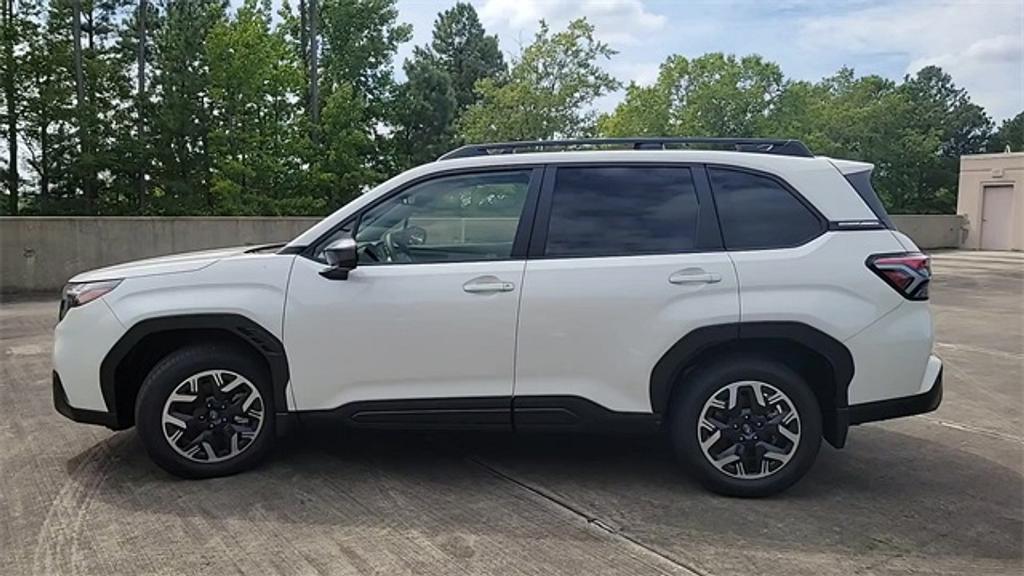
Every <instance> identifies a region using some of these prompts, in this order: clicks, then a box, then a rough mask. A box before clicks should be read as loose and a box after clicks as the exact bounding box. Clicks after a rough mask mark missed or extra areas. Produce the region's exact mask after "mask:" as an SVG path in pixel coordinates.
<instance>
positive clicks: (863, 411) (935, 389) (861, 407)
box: [848, 365, 942, 424]
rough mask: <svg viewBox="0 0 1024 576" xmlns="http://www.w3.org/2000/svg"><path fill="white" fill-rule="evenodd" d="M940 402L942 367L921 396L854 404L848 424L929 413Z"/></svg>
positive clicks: (850, 408) (850, 409)
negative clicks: (928, 388)
mask: <svg viewBox="0 0 1024 576" xmlns="http://www.w3.org/2000/svg"><path fill="white" fill-rule="evenodd" d="M941 402H942V366H941V365H940V366H939V372H938V374H936V375H935V381H934V382H933V383H932V387H931V389H930V390H928V391H927V392H924V393H923V394H917V395H914V396H905V397H903V398H892V399H890V400H880V401H878V402H868V403H867V404H854V405H853V406H850V407H849V409H848V410H849V413H850V424H863V423H864V422H875V421H878V420H889V419H892V418H901V417H903V416H913V415H915V414H924V413H925V412H931V411H932V410H935V409H936V408H938V407H939V404H940V403H941Z"/></svg>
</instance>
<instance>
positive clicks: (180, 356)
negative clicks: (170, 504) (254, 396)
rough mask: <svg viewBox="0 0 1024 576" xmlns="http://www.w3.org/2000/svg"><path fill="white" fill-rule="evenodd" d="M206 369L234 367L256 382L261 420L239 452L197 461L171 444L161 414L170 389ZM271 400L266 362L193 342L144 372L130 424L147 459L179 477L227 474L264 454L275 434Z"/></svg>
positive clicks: (227, 347)
mask: <svg viewBox="0 0 1024 576" xmlns="http://www.w3.org/2000/svg"><path fill="white" fill-rule="evenodd" d="M209 370H228V371H231V372H234V373H236V374H238V375H241V376H242V377H244V378H245V379H246V380H248V381H249V382H250V383H252V385H253V386H255V388H256V389H257V390H258V391H259V395H260V397H261V398H260V399H261V401H262V412H263V417H262V425H261V427H260V428H259V430H258V432H257V433H256V435H255V437H254V438H252V440H251V441H250V442H249V443H248V444H247V445H246V446H245V447H244V448H243V449H242V451H241V452H239V453H238V454H236V455H234V456H231V457H229V458H228V459H226V460H222V461H217V462H197V461H195V460H193V459H190V458H186V457H185V456H184V455H182V454H180V453H179V452H178V451H176V450H175V449H174V448H172V446H171V444H170V440H168V438H166V437H165V435H164V424H163V423H162V418H163V414H164V405H165V403H166V402H167V401H168V398H169V397H170V395H171V393H172V392H173V391H175V389H177V388H178V387H179V386H181V385H182V383H183V382H185V381H186V380H187V379H189V378H190V377H192V376H193V375H196V374H199V373H202V372H205V371H209ZM273 403H274V398H273V394H272V389H271V386H270V375H269V373H268V371H267V367H266V365H265V364H264V363H263V362H261V361H260V359H258V358H256V357H254V355H253V354H252V353H250V352H249V351H247V350H245V349H243V348H240V347H236V346H231V345H228V344H219V343H217V344H206V345H194V346H188V347H185V348H180V349H178V350H175V351H174V352H171V353H170V354H168V355H167V356H166V357H165V358H163V359H162V360H160V361H159V362H158V363H157V364H156V366H154V367H153V369H152V370H151V371H150V372H149V375H147V376H146V379H145V380H144V381H143V383H142V387H141V389H140V390H139V396H138V400H137V401H136V403H135V426H136V428H137V429H138V434H139V436H140V437H141V439H142V443H143V445H144V446H145V448H146V452H147V453H148V454H149V456H150V458H152V460H153V461H154V462H155V463H156V464H157V465H159V466H160V467H161V468H163V469H164V470H166V471H168V472H170V473H171V474H174V475H175V476H180V477H182V478H212V477H217V476H228V475H231V474H237V473H238V472H242V471H244V470H248V469H250V468H252V467H253V466H255V465H257V464H258V463H259V462H260V461H262V460H263V459H264V457H266V455H267V453H268V451H269V450H270V448H271V445H272V443H273V440H274V437H275V430H274V413H275V412H274V404H273ZM207 416H208V414H207Z"/></svg>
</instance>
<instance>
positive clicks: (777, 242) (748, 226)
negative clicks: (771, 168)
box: [708, 167, 825, 250]
mask: <svg viewBox="0 0 1024 576" xmlns="http://www.w3.org/2000/svg"><path fill="white" fill-rule="evenodd" d="M708 174H709V175H710V178H711V189H712V192H713V195H714V198H715V206H716V207H717V209H718V220H719V223H720V224H721V227H722V240H723V241H724V242H725V247H726V249H727V250H764V249H770V248H787V247H791V246H799V245H800V244H804V243H806V242H808V241H810V240H811V239H813V238H815V237H817V236H818V235H820V234H821V233H822V232H823V231H824V230H825V224H824V222H823V221H822V219H821V218H820V217H819V216H818V215H817V214H816V213H815V212H814V211H813V210H811V209H810V208H809V207H808V206H807V205H806V204H804V202H803V201H802V200H800V199H799V198H797V196H796V195H795V194H794V193H792V192H790V191H789V190H788V189H787V188H786V187H785V186H784V185H783V184H782V183H780V182H779V181H778V180H776V179H774V178H772V177H770V176H767V175H762V174H755V173H752V172H746V171H742V170H736V169H729V168H711V167H709V169H708Z"/></svg>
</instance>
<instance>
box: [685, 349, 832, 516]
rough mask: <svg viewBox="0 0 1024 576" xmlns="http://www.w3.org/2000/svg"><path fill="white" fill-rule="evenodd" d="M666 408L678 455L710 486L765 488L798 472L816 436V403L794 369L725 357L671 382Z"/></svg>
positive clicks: (813, 451)
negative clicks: (671, 393)
mask: <svg viewBox="0 0 1024 576" xmlns="http://www.w3.org/2000/svg"><path fill="white" fill-rule="evenodd" d="M679 386H681V388H679V389H678V390H676V394H674V397H673V403H672V407H671V412H670V419H671V421H670V425H671V434H672V440H673V444H674V445H675V448H676V451H677V453H678V455H679V457H680V459H681V460H682V461H683V462H684V464H686V465H687V467H688V468H689V469H691V470H693V471H694V472H695V473H696V475H697V476H698V478H699V479H700V480H701V482H702V483H703V484H704V485H705V486H707V487H708V488H710V489H711V490H713V491H715V492H718V493H721V494H727V495H731V496H748V497H756V496H767V495H770V494H774V493H777V492H780V491H782V490H784V489H786V488H788V487H789V486H791V485H792V484H793V483H795V482H796V481H797V480H799V479H800V478H801V477H803V475H804V474H805V473H806V472H807V470H808V469H809V468H810V466H811V464H813V463H814V459H815V457H816V456H817V454H818V448H819V446H820V444H821V411H820V409H819V407H818V403H817V399H816V398H815V396H814V393H813V392H812V391H811V390H810V388H809V387H808V386H807V384H806V382H804V380H803V378H801V377H800V375H799V374H797V373H796V372H794V371H793V370H791V369H790V368H789V367H787V366H785V365H784V364H781V363H777V362H774V361H772V360H768V359H762V358H732V359H730V360H729V361H727V362H719V363H716V364H713V365H711V366H707V367H705V368H703V369H700V370H698V371H696V372H695V373H694V374H693V375H692V377H690V378H687V379H686V381H684V382H681V383H680V384H679Z"/></svg>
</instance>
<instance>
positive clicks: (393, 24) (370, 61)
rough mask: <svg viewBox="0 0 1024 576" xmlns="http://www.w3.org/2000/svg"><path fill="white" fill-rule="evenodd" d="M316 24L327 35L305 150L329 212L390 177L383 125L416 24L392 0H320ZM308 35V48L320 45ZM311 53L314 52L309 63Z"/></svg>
mask: <svg viewBox="0 0 1024 576" xmlns="http://www.w3.org/2000/svg"><path fill="white" fill-rule="evenodd" d="M318 5H319V10H318V11H317V13H316V14H311V15H310V17H311V18H316V19H318V22H317V23H318V24H319V25H316V26H315V27H314V26H311V27H310V29H311V30H314V29H315V30H319V31H320V32H319V35H320V36H322V42H321V43H320V47H321V48H320V54H319V56H320V58H319V59H318V61H319V65H318V68H317V76H318V77H319V78H320V79H321V80H320V90H319V101H318V102H317V107H318V108H320V109H322V110H323V113H322V114H321V115H320V118H319V121H318V122H316V125H314V126H312V127H311V128H312V130H311V131H312V134H313V141H312V143H311V145H310V147H309V148H308V153H307V156H306V160H307V165H308V166H309V168H308V170H309V172H308V174H307V177H308V181H309V183H310V187H311V190H312V191H313V195H314V196H315V197H316V198H318V199H319V201H320V202H322V203H323V204H322V205H323V206H324V208H323V209H324V210H327V209H333V208H336V207H337V206H339V205H340V204H342V203H344V202H346V201H348V200H349V199H351V198H353V197H354V196H355V195H357V194H359V193H360V192H362V191H363V190H365V189H366V187H367V186H369V185H372V184H375V183H377V182H379V181H381V180H382V179H383V178H384V177H385V176H386V175H389V174H388V173H389V172H390V168H391V166H392V165H393V161H392V160H391V158H390V154H389V152H390V149H389V144H388V139H387V135H386V133H385V132H386V131H385V125H386V123H387V120H388V105H389V103H390V96H391V94H393V88H394V76H393V72H394V70H393V68H392V62H393V59H394V55H395V51H396V50H397V49H398V45H399V44H401V43H402V42H405V41H407V40H408V39H409V38H410V36H411V35H412V29H411V27H410V26H408V25H407V24H400V23H398V21H397V20H398V9H397V8H396V6H395V0H321V1H320V2H319V4H318ZM315 44H316V42H315V38H310V46H311V47H312V46H313V45H315ZM312 60H313V59H312V58H311V61H312Z"/></svg>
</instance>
